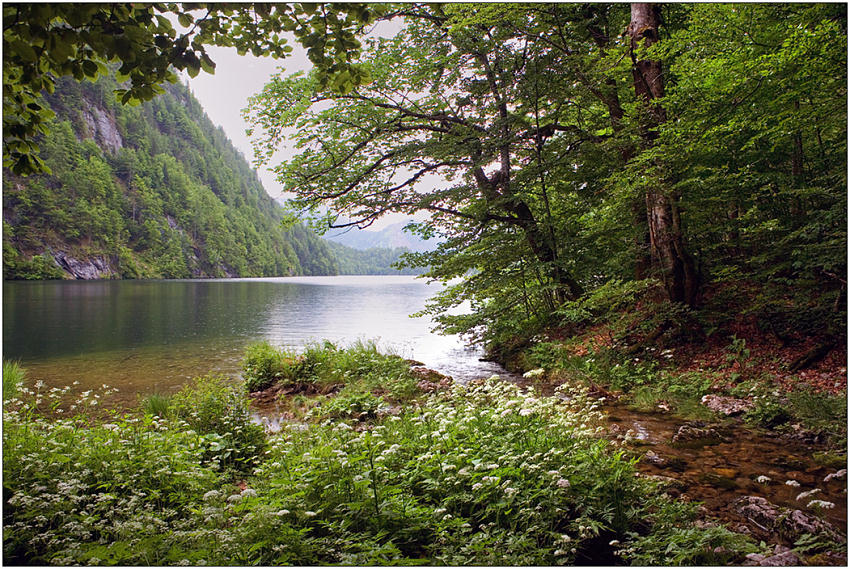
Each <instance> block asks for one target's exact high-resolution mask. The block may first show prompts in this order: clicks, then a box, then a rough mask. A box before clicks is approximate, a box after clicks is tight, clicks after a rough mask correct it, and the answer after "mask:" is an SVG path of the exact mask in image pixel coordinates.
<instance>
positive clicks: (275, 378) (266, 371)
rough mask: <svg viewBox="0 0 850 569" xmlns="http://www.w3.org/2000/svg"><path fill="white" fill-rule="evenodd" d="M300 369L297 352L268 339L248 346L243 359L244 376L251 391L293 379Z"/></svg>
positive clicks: (247, 387)
mask: <svg viewBox="0 0 850 569" xmlns="http://www.w3.org/2000/svg"><path fill="white" fill-rule="evenodd" d="M298 370H299V365H298V361H297V358H296V356H295V354H292V353H290V352H287V351H285V350H282V349H279V348H275V347H274V346H272V345H271V344H269V343H268V342H266V341H262V342H257V343H255V344H251V345H250V346H248V348H247V349H246V351H245V359H244V360H243V361H242V377H244V378H245V387H246V389H247V390H248V391H249V392H254V391H262V390H263V389H266V388H268V387H271V386H272V385H274V384H275V383H277V382H279V381H284V382H287V381H292V380H293V379H294V378H295V376H296V374H297V373H298Z"/></svg>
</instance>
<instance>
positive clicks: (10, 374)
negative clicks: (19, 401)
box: [3, 360, 26, 401]
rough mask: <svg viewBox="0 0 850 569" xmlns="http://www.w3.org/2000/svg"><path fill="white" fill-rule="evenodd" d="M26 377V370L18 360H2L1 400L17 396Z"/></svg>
mask: <svg viewBox="0 0 850 569" xmlns="http://www.w3.org/2000/svg"><path fill="white" fill-rule="evenodd" d="M25 378H26V370H25V369H24V368H22V367H21V364H20V363H19V362H13V361H7V360H3V401H8V400H9V399H13V398H15V397H17V396H18V394H19V392H20V390H21V386H23V384H24V379H25Z"/></svg>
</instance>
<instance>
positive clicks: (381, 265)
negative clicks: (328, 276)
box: [327, 241, 425, 275]
mask: <svg viewBox="0 0 850 569" xmlns="http://www.w3.org/2000/svg"><path fill="white" fill-rule="evenodd" d="M327 245H328V247H329V248H330V250H331V251H332V252H333V254H334V256H335V257H336V260H337V262H338V263H339V274H341V275H420V274H422V273H424V272H425V269H422V268H418V269H417V268H413V267H401V266H399V265H398V264H399V261H401V260H402V257H403V256H404V254H405V253H408V252H409V250H408V249H406V248H404V247H394V248H387V247H373V248H371V249H363V250H360V249H353V248H351V247H346V246H345V245H343V244H341V243H334V242H333V241H327Z"/></svg>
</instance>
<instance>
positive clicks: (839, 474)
mask: <svg viewBox="0 0 850 569" xmlns="http://www.w3.org/2000/svg"><path fill="white" fill-rule="evenodd" d="M846 477H847V469H846V468H842V469H841V470H839V471H838V472H833V473H831V474H827V475H826V478H824V479H823V481H824V482H829V481H830V480H833V479H835V480H842V479H844V478H846Z"/></svg>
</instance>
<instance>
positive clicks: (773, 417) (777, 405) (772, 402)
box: [744, 395, 791, 429]
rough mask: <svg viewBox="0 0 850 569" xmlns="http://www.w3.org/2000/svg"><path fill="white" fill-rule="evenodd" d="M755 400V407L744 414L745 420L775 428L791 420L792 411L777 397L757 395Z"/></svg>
mask: <svg viewBox="0 0 850 569" xmlns="http://www.w3.org/2000/svg"><path fill="white" fill-rule="evenodd" d="M753 402H754V403H755V405H754V406H753V408H752V409H750V410H749V411H747V413H746V415H744V420H745V421H747V422H748V423H752V424H754V425H758V426H760V427H765V428H767V429H774V428H776V427H779V426H781V425H784V424H786V423H788V422H789V421H790V420H791V413H790V412H789V411H788V408H787V406H786V405H785V404H784V403H783V402H781V401H778V400H777V399H776V398H773V397H769V396H766V395H757V396H755V397H754V398H753Z"/></svg>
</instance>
